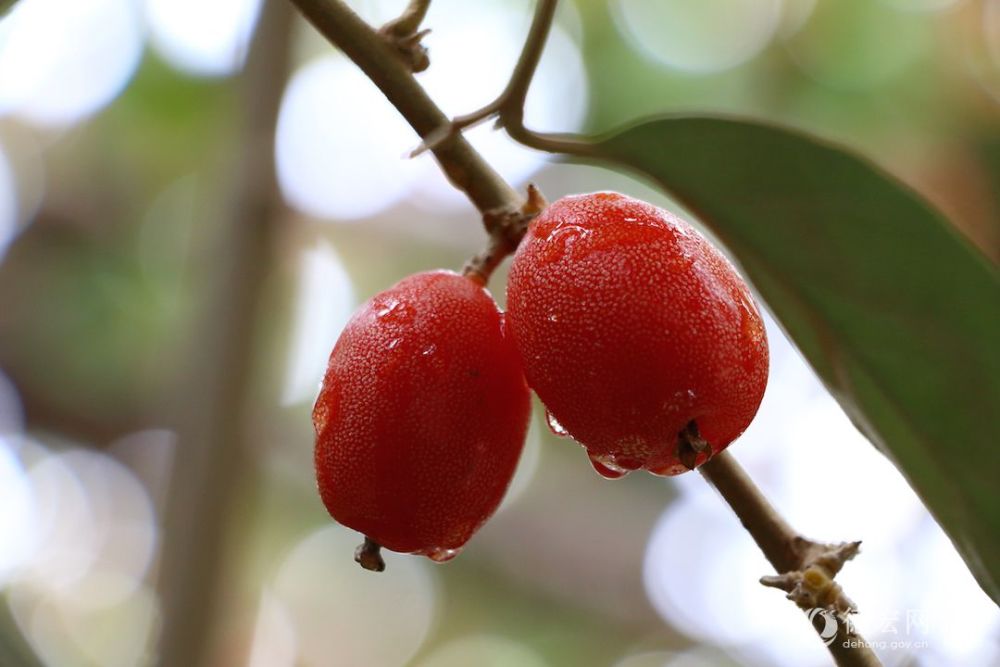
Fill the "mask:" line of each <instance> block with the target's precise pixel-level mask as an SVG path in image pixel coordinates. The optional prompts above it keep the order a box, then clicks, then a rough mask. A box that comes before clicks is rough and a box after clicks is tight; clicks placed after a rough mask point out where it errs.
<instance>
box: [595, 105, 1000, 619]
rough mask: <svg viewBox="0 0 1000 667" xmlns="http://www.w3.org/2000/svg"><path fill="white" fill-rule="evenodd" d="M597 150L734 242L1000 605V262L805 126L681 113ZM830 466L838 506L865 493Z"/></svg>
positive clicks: (826, 487)
mask: <svg viewBox="0 0 1000 667" xmlns="http://www.w3.org/2000/svg"><path fill="white" fill-rule="evenodd" d="M586 153H587V155H588V157H592V158H596V159H599V160H607V161H611V162H613V163H617V164H618V165H620V166H623V167H626V168H629V169H631V170H637V171H639V172H641V173H642V174H644V175H646V176H648V177H649V178H651V179H653V180H654V181H656V183H658V184H659V185H660V186H662V187H663V188H664V189H665V190H666V191H667V192H669V193H670V194H671V195H673V196H674V197H676V198H677V200H678V201H679V202H681V203H682V204H684V205H685V206H687V207H688V208H689V209H690V210H691V211H692V212H693V213H694V214H695V215H697V217H698V218H700V219H701V220H702V221H704V222H705V223H706V224H707V225H708V226H709V227H710V228H711V229H712V231H713V232H714V233H716V234H717V235H718V236H719V237H720V238H721V239H722V241H723V242H724V243H725V245H726V246H727V247H728V248H729V250H731V251H732V252H733V254H734V255H735V256H736V258H737V259H738V261H739V263H740V264H741V265H742V267H743V268H744V270H745V271H746V273H747V274H748V275H749V277H750V278H751V280H752V281H753V283H754V285H755V286H756V287H757V289H758V290H760V292H761V294H762V295H763V297H764V299H765V300H766V301H767V303H768V305H769V306H770V307H771V309H772V310H773V312H774V313H775V315H776V316H777V317H778V319H779V320H780V321H781V323H782V325H783V326H784V327H785V329H786V330H787V331H788V333H789V334H790V335H791V337H792V338H793V339H794V340H795V342H796V344H797V345H798V346H799V348H800V349H801V350H802V352H803V353H804V354H805V356H806V357H807V358H808V359H809V361H810V363H811V364H812V366H813V367H814V368H815V369H816V371H817V372H818V373H819V374H820V376H821V377H822V378H823V380H824V381H825V382H826V384H827V385H828V386H829V388H830V390H831V391H832V392H833V394H834V395H835V396H836V398H837V400H838V401H839V402H840V404H841V405H842V406H843V408H844V409H845V410H846V411H847V413H848V414H849V415H850V416H851V417H852V419H853V420H854V422H855V423H856V424H857V425H858V426H859V428H861V429H862V430H863V431H864V432H865V433H866V434H867V435H868V437H870V438H871V439H872V440H873V441H874V442H875V443H876V444H877V445H878V446H879V447H880V448H881V449H882V451H883V452H885V453H886V454H887V455H888V456H889V458H890V459H892V460H893V461H894V463H895V464H896V466H897V467H898V468H899V469H900V470H901V471H902V472H903V474H904V475H905V476H906V477H907V479H908V480H909V481H910V484H911V485H912V486H913V487H914V489H915V490H916V491H917V492H918V493H919V494H920V496H921V497H922V498H923V500H924V502H925V503H926V504H927V507H928V508H929V509H930V510H931V512H932V513H933V514H934V515H935V516H936V518H937V520H938V521H939V522H940V523H941V525H942V526H943V527H944V529H945V530H946V531H947V532H948V534H949V535H950V537H951V539H952V540H953V541H954V542H955V544H956V546H957V547H958V549H959V551H960V552H961V553H962V555H963V557H964V558H965V561H966V562H967V563H968V564H969V566H970V568H971V569H972V571H973V573H974V574H975V575H976V577H977V578H978V580H979V582H980V585H982V586H983V588H984V589H985V590H986V591H987V592H988V593H989V595H990V596H991V597H992V598H993V599H994V600H995V601H998V600H1000V504H998V503H997V502H996V497H995V494H996V480H997V477H998V473H1000V470H997V465H996V462H997V460H998V457H997V455H996V446H997V428H996V409H997V407H998V406H1000V275H998V271H997V269H996V267H995V266H993V265H991V264H990V263H989V262H988V261H987V260H986V259H985V258H984V257H982V256H981V255H980V254H978V253H977V252H976V251H975V250H974V249H973V248H972V247H971V245H970V244H968V243H967V242H966V241H965V240H964V239H963V238H961V237H960V236H959V235H958V234H957V233H956V232H955V231H954V230H953V229H952V227H951V226H950V225H949V223H948V221H947V220H946V219H944V218H943V217H942V216H941V215H940V214H939V213H937V212H935V211H934V210H933V209H931V208H930V207H929V206H928V205H926V204H925V203H924V202H923V201H921V199H920V198H918V197H917V196H916V195H915V194H914V193H912V192H911V191H909V190H908V189H907V188H905V187H904V186H902V185H900V184H899V183H897V182H896V181H894V180H893V179H892V178H890V177H888V176H887V175H885V174H883V173H882V172H880V171H879V170H878V169H877V168H876V167H874V166H873V165H871V164H870V163H868V162H866V161H864V160H862V159H859V158H858V157H855V156H854V155H851V154H850V153H847V152H845V151H843V150H840V149H838V148H835V147H833V146H829V145H826V144H824V143H821V142H818V141H815V140H813V139H811V138H808V137H806V136H803V135H800V134H797V133H793V132H790V131H786V130H781V129H778V128H773V127H766V126H763V125H758V124H753V123H748V122H740V121H735V120H724V119H711V118H668V119H660V120H653V121H649V122H646V123H643V124H640V125H637V126H635V127H632V128H630V129H626V130H624V131H621V132H619V133H617V134H614V135H611V136H609V137H606V138H603V139H602V140H600V141H598V142H597V143H596V144H595V145H594V146H593V148H592V149H588V150H586ZM802 446H803V447H808V446H809V443H802ZM816 474H817V485H816V486H817V492H818V493H827V494H829V498H830V502H836V501H837V496H838V494H840V493H850V492H851V491H850V484H851V483H850V480H849V479H842V480H825V479H823V477H822V471H816ZM871 501H872V511H873V512H877V511H878V498H872V499H871ZM833 537H838V538H844V539H847V538H850V537H851V536H833Z"/></svg>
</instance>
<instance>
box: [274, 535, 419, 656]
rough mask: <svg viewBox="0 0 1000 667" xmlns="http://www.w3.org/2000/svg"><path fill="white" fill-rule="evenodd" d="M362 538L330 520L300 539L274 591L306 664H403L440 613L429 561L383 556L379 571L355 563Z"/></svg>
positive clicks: (282, 568) (392, 555) (402, 556)
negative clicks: (383, 569) (293, 631)
mask: <svg viewBox="0 0 1000 667" xmlns="http://www.w3.org/2000/svg"><path fill="white" fill-rule="evenodd" d="M360 539H361V537H360V536H359V535H358V534H357V533H355V532H354V531H350V530H347V529H346V528H343V527H342V526H327V527H325V528H321V529H320V530H317V531H316V532H314V533H312V534H311V535H309V536H308V537H306V538H305V539H303V540H302V541H301V542H300V543H299V544H298V545H296V546H295V547H294V548H293V549H292V551H291V553H290V554H289V555H288V557H287V558H286V559H285V561H284V563H283V564H282V566H281V568H280V570H279V572H278V574H277V576H276V577H275V580H274V584H273V586H272V588H271V592H272V593H273V595H274V596H275V598H276V599H277V600H278V601H279V602H280V603H281V604H282V605H284V608H285V609H287V612H288V614H289V616H290V618H291V621H292V625H293V626H294V628H295V634H296V643H297V645H298V655H299V661H300V663H301V664H306V665H402V664H405V663H406V662H407V661H408V660H409V659H410V658H411V657H412V656H413V655H414V654H415V653H416V652H417V649H419V648H420V645H421V644H422V643H423V642H424V639H425V638H426V636H427V633H428V631H429V630H430V627H431V624H432V623H433V621H434V618H435V611H436V604H435V598H436V591H435V587H434V581H433V579H432V576H431V572H430V568H431V567H433V566H432V565H431V563H430V562H429V561H426V559H423V558H417V557H414V556H404V555H396V554H393V553H391V552H389V553H387V554H386V564H387V567H386V570H385V572H382V573H380V574H378V575H377V576H375V575H372V574H370V573H367V572H362V571H361V570H360V568H359V567H358V565H357V563H355V562H354V558H353V554H354V548H355V547H356V546H357V545H358V543H359V541H360Z"/></svg>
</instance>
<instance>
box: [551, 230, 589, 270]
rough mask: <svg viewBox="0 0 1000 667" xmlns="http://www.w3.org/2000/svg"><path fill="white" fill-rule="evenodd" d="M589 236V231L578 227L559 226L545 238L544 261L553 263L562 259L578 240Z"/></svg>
mask: <svg viewBox="0 0 1000 667" xmlns="http://www.w3.org/2000/svg"><path fill="white" fill-rule="evenodd" d="M588 236H590V230H589V229H584V228H583V227H580V226H579V225H559V226H557V227H556V228H555V229H553V230H552V231H551V232H550V233H549V235H548V236H547V237H546V238H545V241H546V242H547V248H546V252H545V255H544V259H545V261H547V262H555V261H558V260H559V259H561V258H562V256H563V255H565V254H566V253H567V252H569V250H570V249H571V248H572V246H573V244H574V243H576V242H577V241H578V240H579V239H584V238H587V237H588Z"/></svg>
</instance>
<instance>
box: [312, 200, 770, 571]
mask: <svg viewBox="0 0 1000 667" xmlns="http://www.w3.org/2000/svg"><path fill="white" fill-rule="evenodd" d="M767 361H768V352H767V340H766V337H765V334H764V327H763V324H762V322H761V317H760V313H759V312H758V310H757V307H756V305H755V304H754V301H753V298H752V297H751V295H750V293H749V291H748V289H747V286H746V285H745V284H744V282H743V281H742V280H741V279H740V277H739V276H738V275H737V273H736V272H735V270H734V269H733V267H732V265H730V264H729V262H728V261H727V260H726V259H725V258H724V257H723V256H722V255H721V254H720V253H719V251H718V250H716V249H715V248H714V247H712V246H711V245H710V244H709V243H708V242H707V241H706V240H705V239H704V238H703V237H702V236H700V235H699V234H698V233H697V232H696V231H694V230H693V229H692V228H691V227H690V226H689V225H687V224H686V223H685V222H683V221H682V220H680V219H678V218H677V217H675V216H673V215H671V214H670V213H668V212H666V211H664V210H662V209H659V208H656V207H654V206H652V205H650V204H646V203H644V202H640V201H637V200H635V199H631V198H629V197H625V196H623V195H620V194H615V193H607V192H601V193H595V194H589V195H580V196H572V197H566V198H564V199H561V200H559V201H558V202H556V203H554V204H552V205H551V206H549V207H548V208H547V209H546V210H545V211H544V212H542V213H541V214H540V215H539V216H538V217H537V218H536V219H535V220H533V221H532V223H531V225H530V227H529V229H528V232H527V235H526V236H525V238H524V240H523V241H522V243H521V245H520V247H519V249H518V251H517V253H516V254H515V256H514V260H513V264H512V265H511V270H510V278H509V282H508V285H507V313H506V318H505V316H504V314H503V313H501V312H500V310H499V309H498V307H497V305H496V303H495V302H494V301H493V298H492V297H491V296H490V294H489V293H488V292H487V291H486V289H485V288H483V287H482V286H481V285H480V284H479V283H478V282H475V281H474V280H472V279H470V278H468V277H465V276H461V275H458V274H456V273H452V272H449V271H433V272H427V273H420V274H417V275H414V276H410V277H409V278H406V279H404V280H402V281H401V282H399V283H398V284H396V285H395V286H394V287H392V288H391V289H389V290H386V291H385V292H382V293H381V294H378V295H377V296H375V297H374V298H372V299H371V300H370V301H368V302H367V303H365V304H364V305H363V306H362V307H361V308H360V309H359V310H358V311H357V312H356V313H355V315H354V316H353V318H352V319H351V321H350V322H349V323H348V325H347V327H346V328H345V329H344V332H343V333H342V334H341V336H340V339H339V340H338V341H337V344H336V346H335V347H334V349H333V353H332V354H331V355H330V362H329V367H328V369H327V372H326V376H325V378H324V381H323V387H322V389H321V391H320V394H319V398H318V399H317V401H316V406H315V408H314V411H313V422H314V425H315V427H316V434H317V441H316V474H317V479H318V482H319V490H320V494H321V496H322V498H323V502H324V504H325V505H326V507H327V509H328V510H329V512H330V514H331V515H332V516H333V517H334V518H335V519H336V520H337V521H339V522H340V523H342V524H344V525H346V526H349V527H351V528H354V529H355V530H357V531H359V532H361V533H363V534H364V535H365V536H366V545H367V547H368V548H367V549H362V550H361V552H359V556H358V558H359V560H360V561H361V562H362V564H363V565H365V566H366V567H370V568H372V569H380V568H381V560H380V559H379V558H378V556H377V545H382V546H385V547H387V548H389V549H392V550H393V551H399V552H405V553H418V554H423V555H426V556H429V557H430V558H432V559H434V560H437V561H443V560H448V559H450V558H452V557H454V556H455V555H456V554H457V553H458V551H459V550H460V549H461V548H462V546H463V545H464V544H465V543H466V542H467V541H468V539H469V538H470V537H471V536H472V534H473V533H474V532H475V531H476V530H477V529H478V528H479V527H480V526H481V525H482V524H483V522H485V521H486V519H488V518H489V517H490V515H492V514H493V512H494V511H495V510H496V508H497V506H498V505H499V504H500V500H501V499H502V498H503V494H504V492H505V491H506V489H507V486H508V484H509V482H510V479H511V477H512V475H513V473H514V469H515V467H516V465H517V461H518V457H519V456H520V453H521V449H522V446H523V444H524V438H525V433H526V431H527V427H528V418H529V413H530V400H529V389H528V388H529V386H530V387H531V389H534V391H535V392H536V393H537V394H538V396H539V398H540V399H541V400H542V402H543V403H544V404H545V406H546V408H547V409H548V412H549V416H550V420H551V422H552V423H553V424H556V425H558V429H560V430H564V431H565V433H566V434H567V435H570V436H572V437H573V438H575V439H576V440H577V441H579V442H580V443H581V444H582V445H583V446H584V447H586V448H587V451H588V453H589V455H590V458H591V461H592V463H593V465H594V467H595V468H596V469H597V470H598V472H600V473H601V474H602V475H604V476H606V477H620V476H622V475H623V474H625V473H627V472H628V471H631V470H636V469H640V468H644V469H646V470H649V471H651V472H653V473H656V474H660V475H674V474H678V473H680V472H684V471H685V470H689V469H691V468H694V467H696V466H697V465H700V464H702V463H704V462H705V461H706V460H708V458H709V457H710V456H712V455H713V454H715V453H718V452H719V451H721V450H722V449H723V448H725V447H726V446H727V445H728V444H729V443H730V442H732V441H733V440H734V439H735V438H736V437H737V436H738V435H739V434H740V433H742V432H743V430H744V429H745V428H746V427H747V426H748V425H749V423H750V420H751V419H752V418H753V416H754V414H755V413H756V411H757V407H758V405H759V403H760V400H761V397H762V395H763V393H764V386H765V384H766V382H767Z"/></svg>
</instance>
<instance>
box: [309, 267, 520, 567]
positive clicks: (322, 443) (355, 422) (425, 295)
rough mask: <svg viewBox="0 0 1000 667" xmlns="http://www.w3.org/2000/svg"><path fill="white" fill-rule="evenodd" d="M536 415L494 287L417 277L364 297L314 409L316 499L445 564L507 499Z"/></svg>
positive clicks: (378, 538) (373, 534) (348, 520)
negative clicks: (490, 291)
mask: <svg viewBox="0 0 1000 667" xmlns="http://www.w3.org/2000/svg"><path fill="white" fill-rule="evenodd" d="M529 411H530V401H529V391H528V387H527V385H526V383H525V380H524V375H523V373H522V371H521V365H520V360H519V358H518V356H517V352H516V351H515V350H514V348H513V346H512V345H511V344H510V342H509V341H508V340H507V339H506V338H505V336H504V332H503V321H502V315H501V313H500V311H499V310H498V309H497V306H496V303H495V302H494V301H493V299H492V298H491V297H490V295H489V294H488V293H487V292H486V290H485V289H483V288H482V287H480V286H479V285H478V284H476V283H474V282H473V281H472V280H470V279H468V278H465V277H463V276H460V275H458V274H456V273H452V272H448V271H434V272H428V273H420V274H417V275H414V276H410V277H409V278H406V279H404V280H402V281H401V282H399V283H398V284H396V285H395V286H394V287H392V288H391V289H389V290H386V291H385V292H382V293H381V294H378V295H377V296H375V297H374V298H372V299H371V300H370V301H368V302H367V303H365V304H364V305H363V306H361V308H360V309H359V310H358V311H357V312H356V313H355V314H354V316H353V317H352V318H351V321H350V322H349V323H348V324H347V327H346V328H345V329H344V331H343V333H342V334H341V336H340V339H339V340H338V341H337V344H336V346H335V347H334V348H333V353H332V354H331V355H330V362H329V367H328V368H327V371H326V376H325V378H324V380H323V387H322V389H321V390H320V394H319V398H318V399H317V400H316V406H315V408H314V409H313V423H314V425H315V427H316V477H317V480H318V482H319V491H320V495H321V496H322V498H323V502H324V504H325V505H326V508H327V510H329V512H330V514H331V515H332V516H333V518H335V519H336V520H337V521H339V522H340V523H342V524H344V525H346V526H349V527H351V528H353V529H355V530H357V531H359V532H361V533H364V534H365V536H366V537H367V538H370V540H373V541H374V542H377V543H378V544H380V545H382V546H385V547H387V548H389V549H392V550H393V551H400V552H405V553H419V554H423V555H426V556H429V557H430V558H432V559H434V560H438V561H442V560H448V559H449V558H451V557H453V556H454V555H455V554H457V552H458V550H459V549H461V548H462V546H463V545H464V544H465V543H466V541H467V540H468V539H469V538H470V537H471V536H472V534H473V533H474V532H475V531H476V530H477V529H478V528H479V527H480V526H481V525H482V524H483V522H484V521H486V519H488V518H489V517H490V515H491V514H493V512H494V511H495V510H496V508H497V505H499V504H500V500H501V499H502V498H503V495H504V492H505V491H506V489H507V486H508V484H509V483H510V479H511V477H512V475H513V473H514V468H515V467H516V465H517V460H518V457H519V456H520V453H521V448H522V447H523V445H524V437H525V433H526V431H527V427H528V416H529ZM363 564H364V563H363Z"/></svg>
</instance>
